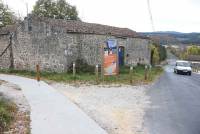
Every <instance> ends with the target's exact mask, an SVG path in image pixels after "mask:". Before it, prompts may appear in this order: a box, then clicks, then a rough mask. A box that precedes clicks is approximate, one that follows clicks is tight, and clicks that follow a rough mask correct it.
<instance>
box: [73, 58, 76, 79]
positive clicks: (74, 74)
mask: <svg viewBox="0 0 200 134" xmlns="http://www.w3.org/2000/svg"><path fill="white" fill-rule="evenodd" d="M73 78H74V80H75V79H76V64H75V62H73Z"/></svg>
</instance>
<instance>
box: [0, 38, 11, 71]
mask: <svg viewBox="0 0 200 134" xmlns="http://www.w3.org/2000/svg"><path fill="white" fill-rule="evenodd" d="M8 45H9V35H0V55H1V54H2V53H3V51H4V50H5V49H6V47H7V46H8ZM9 67H10V48H8V49H7V51H6V52H5V53H4V55H3V56H2V57H0V69H8V68H9Z"/></svg>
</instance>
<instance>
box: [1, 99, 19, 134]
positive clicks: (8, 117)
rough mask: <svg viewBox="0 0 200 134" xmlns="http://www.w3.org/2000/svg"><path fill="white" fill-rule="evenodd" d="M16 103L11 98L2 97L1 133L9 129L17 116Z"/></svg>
mask: <svg viewBox="0 0 200 134" xmlns="http://www.w3.org/2000/svg"><path fill="white" fill-rule="evenodd" d="M16 111H17V108H16V105H15V104H14V103H12V102H10V101H9V100H5V99H2V98H1V99H0V133H3V132H5V131H7V129H8V128H9V126H10V124H11V123H12V121H13V120H14V118H15V113H16Z"/></svg>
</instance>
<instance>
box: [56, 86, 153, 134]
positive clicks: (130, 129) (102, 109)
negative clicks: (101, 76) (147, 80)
mask: <svg viewBox="0 0 200 134" xmlns="http://www.w3.org/2000/svg"><path fill="white" fill-rule="evenodd" d="M52 86H53V87H54V88H55V89H57V90H58V91H60V92H61V93H62V94H64V95H66V96H67V97H68V98H69V99H70V100H71V101H72V102H74V103H75V104H77V105H78V106H79V107H80V108H81V109H82V110H83V111H84V112H85V113H86V114H88V115H89V116H90V117H91V118H92V119H94V120H95V121H96V122H97V123H98V124H99V125H100V126H101V127H102V128H103V129H105V130H106V131H107V132H108V133H109V134H146V133H147V131H146V130H145V128H143V117H144V114H145V109H146V108H148V107H149V105H150V102H149V97H148V96H147V95H146V94H145V91H146V89H147V88H149V86H128V85H121V86H108V85H107V86H102V85H90V86H88V85H82V86H81V87H79V86H72V85H65V84H60V83H52Z"/></svg>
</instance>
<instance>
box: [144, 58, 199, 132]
mask: <svg viewBox="0 0 200 134" xmlns="http://www.w3.org/2000/svg"><path fill="white" fill-rule="evenodd" d="M174 64H175V60H173V59H171V60H169V65H168V66H166V67H165V73H164V74H163V75H162V76H161V78H160V79H159V80H158V81H157V82H156V83H155V84H154V85H153V86H152V87H151V89H150V90H148V91H147V95H149V96H150V100H151V107H150V108H149V109H148V110H147V111H146V115H145V123H144V125H145V127H146V128H147V130H148V131H149V134H200V74H194V73H193V74H192V76H187V75H177V74H174V73H173V67H174Z"/></svg>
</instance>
